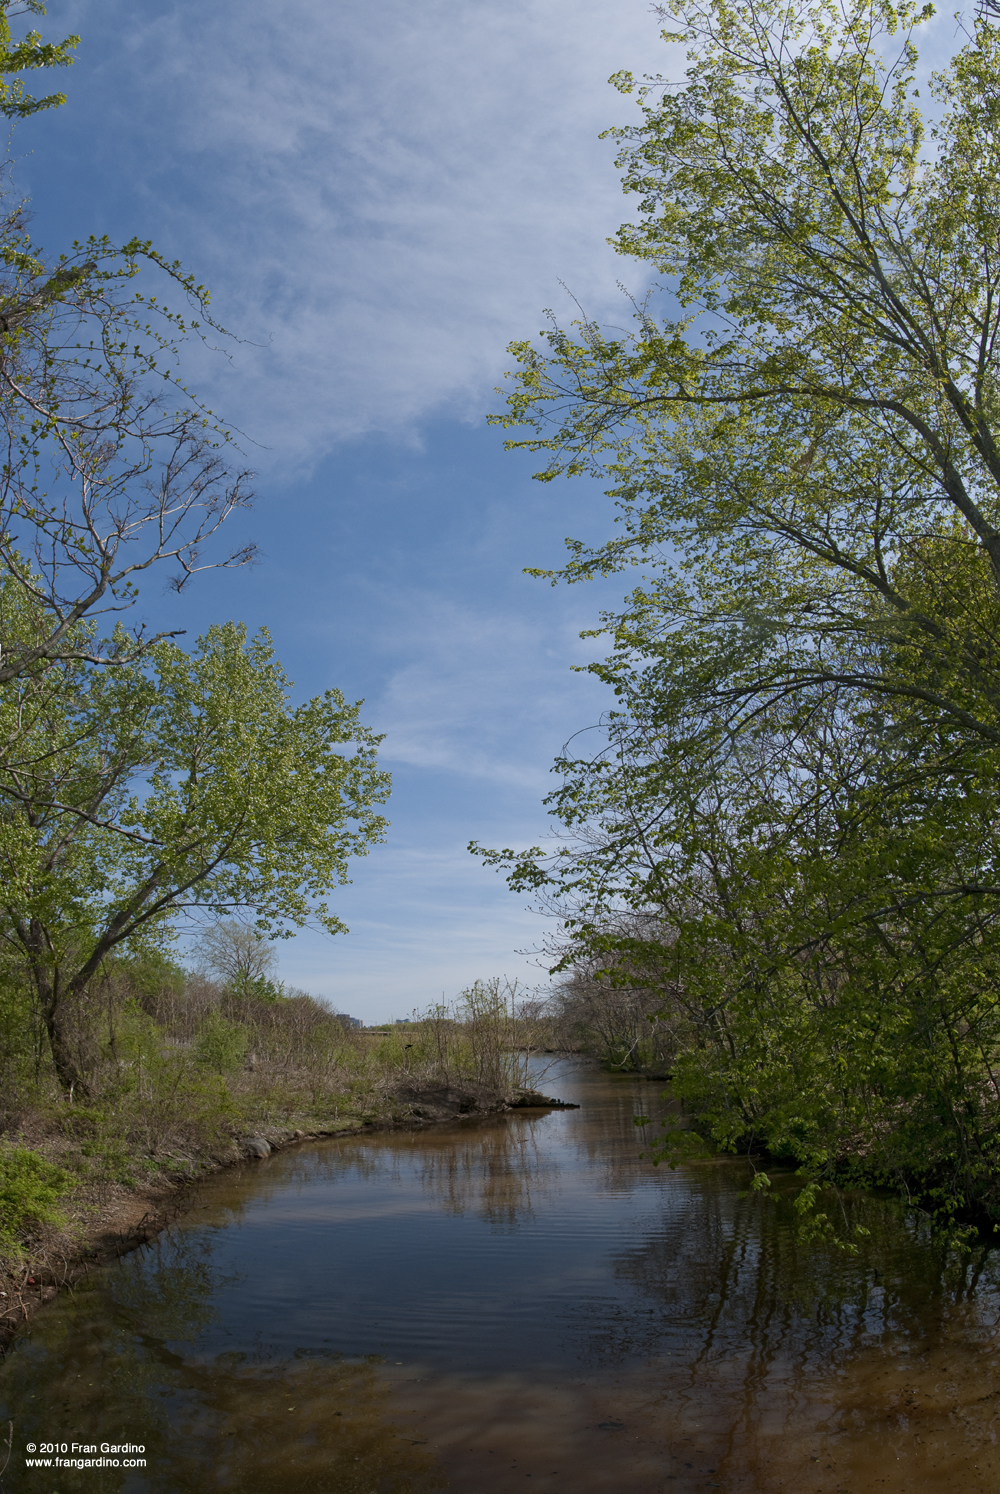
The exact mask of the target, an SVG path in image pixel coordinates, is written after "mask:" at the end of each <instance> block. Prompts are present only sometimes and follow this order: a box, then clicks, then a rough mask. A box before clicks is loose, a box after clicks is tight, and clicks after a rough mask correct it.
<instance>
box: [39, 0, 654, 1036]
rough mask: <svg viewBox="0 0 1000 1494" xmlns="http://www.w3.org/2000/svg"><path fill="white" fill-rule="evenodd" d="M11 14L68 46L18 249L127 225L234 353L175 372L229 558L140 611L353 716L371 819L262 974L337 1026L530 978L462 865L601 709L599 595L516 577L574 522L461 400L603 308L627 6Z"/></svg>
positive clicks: (624, 267)
mask: <svg viewBox="0 0 1000 1494" xmlns="http://www.w3.org/2000/svg"><path fill="white" fill-rule="evenodd" d="M43 24H44V28H45V32H46V35H49V34H52V35H55V34H56V33H58V35H60V36H61V35H64V34H65V33H66V32H69V31H76V32H79V33H80V34H81V36H82V38H83V40H82V44H81V46H80V48H79V52H78V61H77V62H76V64H75V65H74V67H73V68H72V69H70V70H69V71H68V72H67V73H66V74H64V75H63V79H62V80H61V84H62V86H63V87H64V89H65V92H66V93H67V95H68V102H67V104H66V105H65V106H64V107H63V108H61V109H59V110H58V111H53V112H52V113H51V114H49V115H46V116H42V117H39V118H37V119H35V120H32V121H29V122H27V123H25V124H23V125H21V126H20V127H19V128H18V129H17V131H16V133H15V137H14V153H15V158H16V160H17V165H16V182H17V185H18V187H19V188H20V189H21V190H23V191H25V192H26V193H28V194H29V195H30V197H31V198H32V210H33V213H34V221H33V225H32V227H33V232H34V234H35V237H36V239H37V241H38V242H39V243H40V244H42V245H44V246H46V247H47V248H48V249H49V250H50V252H53V253H55V252H58V251H59V250H60V249H63V248H65V247H66V246H67V244H68V242H69V241H71V240H72V239H73V238H82V237H84V236H85V235H86V234H89V233H92V232H93V233H108V234H109V235H111V237H112V238H114V239H118V240H124V239H125V238H127V237H129V236H131V235H132V234H137V235H139V236H141V237H149V238H151V239H153V240H154V242H155V243H156V245H157V247H158V248H159V249H160V250H161V251H162V252H164V253H165V254H167V255H169V256H175V255H176V256H178V257H179V258H181V259H182V260H183V261H184V263H185V265H186V266H187V267H188V268H189V269H190V270H191V271H192V272H193V273H194V274H195V275H196V277H197V278H198V279H199V280H201V281H204V282H205V283H206V284H208V285H209V286H210V288H211V291H212V296H213V309H214V310H215V312H216V315H217V316H218V317H219V319H220V320H221V321H222V322H223V323H224V324H225V325H226V326H227V327H229V328H230V329H231V330H232V331H233V332H234V333H235V334H237V335H238V337H240V338H241V339H243V341H242V343H241V344H239V345H237V346H235V347H234V348H233V349H232V356H231V359H229V360H227V359H225V358H222V357H220V356H215V357H209V356H206V355H205V354H204V353H203V352H202V351H201V350H200V349H198V348H194V349H192V351H191V354H190V357H189V359H188V361H187V364H186V370H185V371H186V372H187V373H188V374H189V376H190V380H189V381H190V382H193V383H194V384H195V385H197V387H198V388H199V389H200V390H201V391H203V392H204V393H205V394H206V395H207V396H208V398H209V399H210V401H211V403H212V404H213V406H214V407H215V408H216V409H217V410H219V411H220V413H221V414H223V415H224V416H225V417H226V418H227V419H228V420H230V421H232V422H233V423H234V424H235V425H237V426H238V427H240V428H241V429H242V430H243V431H245V432H246V433H247V435H248V436H249V437H250V438H251V440H252V441H253V442H254V443H255V447H254V448H252V454H253V461H254V465H255V466H256V467H257V468H258V471H259V478H258V482H257V491H258V494H259V501H258V504H257V507H256V509H255V510H254V512H253V513H252V514H251V515H249V516H248V517H246V518H243V517H241V518H240V519H239V520H238V521H234V529H235V527H236V524H238V525H239V526H240V528H241V529H242V530H245V531H246V532H247V533H248V534H251V535H252V536H253V537H254V538H256V539H257V540H258V541H259V543H260V545H261V548H262V551H263V556H264V558H263V562H262V563H261V564H260V565H259V566H258V567H256V568H255V569H253V570H251V571H244V572H239V573H230V574H220V575H214V576H207V577H202V578H201V579H199V580H198V581H197V582H196V583H195V584H194V585H193V586H192V588H191V589H190V590H189V591H187V592H186V593H185V594H184V596H183V597H182V598H180V599H175V598H172V597H171V596H169V594H167V593H165V592H163V591H161V589H160V586H159V584H158V583H153V584H151V585H150V586H148V587H147V589H146V591H145V593H144V594H143V597H142V602H141V607H140V611H141V612H142V615H143V616H145V617H148V618H149V619H150V620H151V621H152V622H153V623H154V624H155V625H156V626H164V625H168V626H172V627H185V628H187V629H188V630H189V635H190V636H191V637H193V636H194V635H195V634H196V633H197V632H198V631H199V630H200V629H201V628H203V627H205V626H206V625H207V624H208V623H210V622H213V621H221V620H224V619H226V618H238V619H239V620H241V621H244V622H245V623H246V624H247V625H248V626H249V627H250V628H251V629H256V628H257V627H259V626H261V625H266V626H267V627H268V628H269V629H270V631H271V633H272V635H273V636H274V639H275V642H276V647H277V652H278V655H279V657H280V658H281V659H282V662H283V663H284V665H285V667H286V669H287V671H288V673H289V674H290V675H291V676H292V678H293V679H294V680H295V682H296V692H297V694H298V693H301V695H302V696H306V695H311V694H314V693H316V692H317V691H319V690H322V689H325V688H327V687H328V686H331V685H337V686H339V687H341V688H342V689H343V690H344V691H345V693H346V694H347V695H348V696H349V697H351V698H357V697H364V698H365V700H366V702H367V704H366V707H365V711H364V716H365V719H366V720H367V721H368V722H369V723H370V724H371V725H372V726H374V727H376V728H377V729H378V730H380V731H383V732H384V733H385V734H386V740H385V744H384V760H385V763H386V766H387V767H389V768H390V769H391V770H392V772H393V775H394V779H395V791H394V795H393V800H392V803H391V805H390V810H389V814H390V818H391V820H392V828H391V831H390V834H389V839H388V841H387V843H386V844H385V845H383V846H380V847H378V848H377V849H376V850H375V851H374V852H373V853H372V854H371V855H370V856H369V857H368V858H367V859H366V860H364V861H359V862H358V863H356V866H355V871H354V882H353V885H352V886H350V887H348V888H345V889H343V892H342V893H341V894H340V895H338V897H337V898H336V900H335V904H334V905H335V907H336V910H337V911H338V913H340V915H341V916H342V917H343V918H344V919H345V921H346V922H347V923H348V924H349V926H350V929H351V932H350V934H349V935H347V936H341V937H338V938H336V939H329V938H326V937H322V936H320V935H318V934H312V933H309V932H306V933H304V934H301V935H299V936H298V937H296V939H295V940H294V941H291V942H288V943H284V944H282V945H280V946H279V952H280V957H281V965H280V968H281V974H282V976H283V978H284V979H285V980H287V981H289V982H290V983H291V984H293V985H297V986H301V987H304V988H306V989H308V990H310V991H313V992H315V993H316V994H318V995H323V996H326V997H328V998H330V999H331V1000H332V1001H333V1002H334V1003H336V1004H337V1005H338V1006H340V1007H342V1008H343V1009H346V1010H349V1011H351V1012H353V1013H355V1014H356V1015H358V1016H362V1017H365V1018H367V1019H372V1020H376V1019H377V1020H381V1019H384V1018H387V1017H391V1016H403V1015H406V1014H408V1013H409V1012H410V1011H411V1010H412V1009H413V1008H415V1007H420V1006H422V1005H425V1004H426V1003H428V1002H430V1001H436V1000H440V999H441V996H442V994H444V995H445V996H446V997H451V996H453V995H455V994H456V993H457V992H458V991H459V990H460V989H461V988H462V986H463V985H465V984H467V983H469V982H470V981H472V980H474V979H476V978H477V977H485V976H490V975H497V974H506V975H509V976H517V977H519V978H521V979H526V980H527V981H528V982H529V983H532V984H533V983H536V982H538V981H540V980H543V979H544V978H545V977H544V974H543V972H542V971H541V970H539V968H538V967H537V965H536V964H535V963H533V961H532V960H531V958H530V957H526V956H524V955H523V954H520V953H518V951H520V950H524V949H528V948H530V947H532V946H533V945H535V944H536V943H537V942H538V940H539V939H540V937H541V936H542V933H543V932H544V923H543V921H542V920H541V919H540V918H539V916H538V915H537V914H536V913H534V912H532V911H530V910H529V909H528V908H526V907H524V906H523V902H522V900H518V899H517V898H515V897H513V896H512V895H511V894H510V893H509V892H508V891H507V889H506V887H505V885H504V883H503V881H502V880H501V879H500V878H498V877H497V876H496V874H495V873H493V872H490V871H487V870H485V869H484V868H482V866H481V865H480V864H479V863H478V862H476V861H474V860H473V859H472V858H471V857H470V856H469V855H468V854H467V852H466V850H465V846H466V843H467V842H468V841H469V840H470V839H473V838H474V839H478V840H480V841H482V842H484V843H485V844H504V845H524V844H532V843H534V842H536V841H537V840H538V839H539V837H540V836H543V835H545V834H546V833H547V830H548V824H547V818H546V814H545V811H544V810H543V808H542V806H541V799H542V796H543V795H544V793H545V792H546V790H547V788H548V787H549V786H550V784H551V779H550V777H549V768H550V765H551V762H552V758H553V756H554V755H555V753H556V752H557V751H558V750H559V749H560V747H561V746H562V745H563V743H564V742H565V741H566V739H567V738H568V737H569V736H570V735H571V734H572V733H574V732H575V731H577V730H578V729H580V728H582V727H586V726H588V725H589V724H591V723H592V722H594V721H596V720H597V719H598V718H599V716H600V712H601V710H602V707H603V705H604V704H605V702H604V698H603V692H602V690H601V688H600V687H599V686H598V685H597V684H596V682H595V681H594V680H593V679H591V678H589V677H587V676H582V675H580V674H575V673H574V672H573V670H572V666H573V665H574V664H580V663H584V662H586V661H587V660H588V659H589V658H590V657H592V656H593V653H594V650H595V645H594V644H593V643H592V642H587V643H584V642H581V640H580V639H579V636H578V635H579V631H580V629H581V628H583V627H586V626H588V625H590V624H591V623H592V622H593V621H594V620H595V618H596V616H597V613H598V612H599V610H600V608H601V606H602V605H607V604H608V603H612V602H614V601H615V600H616V599H617V597H618V595H619V593H620V591H621V590H622V587H621V585H620V583H618V584H613V583H607V584H603V583H602V584H591V585H588V586H586V587H576V588H572V589H569V590H565V589H561V588H557V589H553V588H551V587H549V586H547V585H546V584H545V583H544V582H540V581H537V580H532V579H530V578H528V577H525V576H524V575H523V574H522V570H523V567H525V566H528V565H547V564H558V562H559V560H560V556H561V553H562V541H563V539H564V537H565V536H567V535H574V536H577V537H582V538H588V537H592V538H597V537H598V536H600V535H603V534H605V533H606V532H607V528H608V523H609V512H608V510H609V504H608V500H607V499H606V498H604V497H603V495H602V494H601V493H600V491H599V489H597V488H596V487H595V486H594V485H593V484H587V483H584V482H582V481H579V480H577V481H575V482H573V483H560V484H548V485H540V484H538V483H533V482H532V481H531V472H532V470H533V469H534V466H535V465H536V463H535V462H533V460H532V459H531V458H530V457H527V456H525V455H522V454H514V455H508V454H505V453H504V451H503V444H502V435H501V433H500V432H498V431H496V430H494V429H491V428H488V427H486V426H485V423H484V415H485V413H486V412H487V411H488V410H490V409H496V408H497V407H498V404H499V400H498V397H497V396H496V394H495V393H493V388H494V386H495V385H496V384H497V383H498V382H499V381H500V379H501V377H502V374H503V371H504V369H505V368H506V367H507V366H508V364H509V359H508V357H507V355H506V353H505V348H506V344H507V343H508V341H509V340H510V339H511V338H514V337H521V336H526V335H527V336H530V335H532V334H534V333H535V332H536V331H537V329H538V328H539V327H540V326H542V324H543V316H542V312H543V308H545V307H553V308H555V309H556V310H557V312H558V313H559V314H560V316H561V317H563V319H566V320H568V319H570V318H571V317H572V315H573V314H574V309H573V305H572V301H571V299H570V294H572V295H573V296H575V297H576V298H577V299H578V300H579V302H580V303H581V304H582V305H583V306H584V307H585V309H586V311H587V313H588V315H591V316H595V317H599V318H602V319H608V318H610V319H612V320H614V321H616V322H619V323H621V324H624V323H625V322H626V321H627V320H628V316H629V307H628V304H627V302H626V301H625V299H624V297H623V296H622V293H621V291H620V290H619V288H618V285H617V282H618V280H620V279H624V280H627V282H628V284H629V287H630V289H632V290H635V291H639V292H641V291H642V289H643V288H644V287H643V281H642V271H641V269H640V267H638V266H633V265H630V264H627V263H625V262H623V261H621V260H620V259H618V258H617V257H616V256H615V255H614V253H613V252H612V250H611V249H610V248H609V247H608V246H607V244H606V243H605V239H606V237H607V235H608V234H609V233H612V232H613V231H614V229H615V228H616V227H617V225H618V223H619V222H620V221H621V220H622V218H623V217H624V216H626V212H625V211H624V210H623V209H624V208H625V203H624V200H623V199H622V197H621V194H620V188H619V185H618V179H617V172H616V171H615V169H614V165H613V155H614V147H613V144H612V143H611V142H601V141H600V140H599V139H598V135H599V133H600V131H601V130H602V129H604V128H606V127H607V126H608V125H611V124H614V123H620V122H624V121H627V120H628V119H629V118H630V117H631V111H632V110H633V108H634V106H632V105H630V104H629V102H628V101H627V100H626V99H624V98H622V97H621V95H619V94H618V93H616V92H615V91H614V90H613V89H612V88H610V87H609V86H608V85H607V81H606V80H607V77H608V75H609V74H610V73H611V72H613V71H615V70H617V69H619V68H621V67H630V68H633V69H634V70H636V71H644V70H658V69H660V68H663V67H664V66H666V65H670V64H671V63H672V62H673V63H674V64H676V56H674V57H673V58H672V57H671V54H670V51H669V49H668V48H666V47H665V46H664V44H663V43H662V42H660V41H659V39H658V23H657V21H656V18H655V17H654V16H653V14H652V12H651V10H650V9H649V6H648V4H647V3H646V0H625V3H622V0H616V3H607V0H574V3H569V0H519V3H517V0H515V3H511V4H507V5H505V6H504V7H498V6H496V5H491V4H486V3H482V0H463V3H461V4H459V3H457V0H438V3H434V0H431V3H425V4H424V5H422V6H420V7H413V6H412V5H410V4H403V3H401V0H385V3H383V4H381V5H379V6H370V7H359V6H357V5H348V4H346V3H343V0H337V3H330V0H325V3H320V0H269V3H268V4H266V5H265V4H263V3H261V0H242V3H240V4H236V3H235V0H215V3H214V4H213V5H211V6H205V5H203V4H202V5H199V4H196V3H193V0H180V3H176V4H172V5H166V4H161V3H158V0H144V3H143V4H142V5H135V4H134V3H132V4H125V3H120V0H101V3H100V4H97V3H95V0H80V3H68V4H62V3H59V0H55V3H52V4H51V5H50V7H49V15H48V18H47V20H46V21H45V22H44V23H43ZM560 282H562V284H561V283H560Z"/></svg>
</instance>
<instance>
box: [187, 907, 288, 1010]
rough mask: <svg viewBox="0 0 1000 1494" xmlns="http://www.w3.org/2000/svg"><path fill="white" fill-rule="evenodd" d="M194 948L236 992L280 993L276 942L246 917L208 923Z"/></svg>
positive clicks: (267, 996)
mask: <svg viewBox="0 0 1000 1494" xmlns="http://www.w3.org/2000/svg"><path fill="white" fill-rule="evenodd" d="M195 950H196V952H197V954H198V956H199V958H200V960H201V964H202V965H203V966H204V967H205V969H207V971H208V972H209V973H210V974H211V975H215V976H217V977H218V978H219V979H221V980H223V981H225V982H226V985H227V986H228V987H229V988H230V989H231V990H232V991H234V992H235V993H236V994H237V995H247V996H258V997H260V998H261V999H263V1000H265V1001H274V1000H276V999H277V997H278V996H279V995H280V988H279V987H278V986H276V985H275V983H274V980H273V979H272V977H273V975H274V969H275V966H276V965H277V962H278V961H277V955H276V954H275V951H274V946H273V945H272V944H269V943H268V941H267V940H266V939H265V938H264V936H263V934H262V933H261V932H260V931H259V930H258V929H255V928H254V927H253V925H252V924H251V923H249V922H247V921H246V920H245V919H242V918H225V919H220V920H218V921H217V922H215V923H211V924H209V925H208V927H207V928H205V929H203V930H202V932H201V933H200V934H199V936H198V938H197V940H196V943H195Z"/></svg>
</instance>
